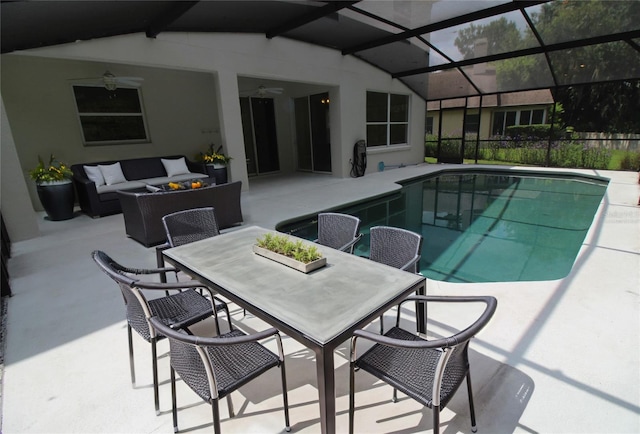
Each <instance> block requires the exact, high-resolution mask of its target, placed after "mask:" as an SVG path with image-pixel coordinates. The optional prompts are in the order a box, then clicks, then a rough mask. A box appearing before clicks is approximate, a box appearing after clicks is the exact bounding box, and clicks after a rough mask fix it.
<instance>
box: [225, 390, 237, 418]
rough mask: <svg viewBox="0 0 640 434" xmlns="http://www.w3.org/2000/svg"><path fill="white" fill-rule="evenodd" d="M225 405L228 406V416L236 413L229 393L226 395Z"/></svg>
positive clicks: (233, 415)
mask: <svg viewBox="0 0 640 434" xmlns="http://www.w3.org/2000/svg"><path fill="white" fill-rule="evenodd" d="M227 406H228V407H229V417H230V418H232V417H235V416H236V414H235V412H234V411H233V401H232V400H231V394H228V395H227Z"/></svg>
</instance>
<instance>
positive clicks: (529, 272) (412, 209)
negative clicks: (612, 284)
mask: <svg viewBox="0 0 640 434" xmlns="http://www.w3.org/2000/svg"><path fill="white" fill-rule="evenodd" d="M607 184H608V181H607V180H605V179H603V178H597V177H588V176H581V175H573V174H571V175H567V174H562V175H561V174H552V173H542V172H538V173H525V172H520V171H518V172H514V171H495V170H492V171H490V172H488V171H482V170H477V169H475V170H464V171H459V170H456V171H446V172H440V173H438V174H435V175H431V176H428V177H423V178H419V179H415V180H409V181H407V182H404V183H403V184H402V185H403V186H402V188H401V189H400V190H399V191H398V192H397V193H393V194H390V195H385V196H381V197H377V198H373V199H370V200H365V201H363V202H358V203H354V204H348V205H345V206H341V207H339V208H336V209H332V210H327V211H334V212H342V213H346V214H351V215H354V216H357V217H359V218H360V219H361V220H362V226H361V232H362V233H363V237H362V239H361V240H360V242H359V243H358V245H357V247H356V250H355V252H354V253H355V254H357V255H361V256H367V255H368V253H369V228H371V227H372V226H376V225H389V226H397V227H402V228H405V229H409V230H412V231H415V232H418V233H421V234H422V235H423V237H424V243H423V248H422V259H421V261H420V270H421V272H422V274H423V275H424V276H426V277H428V278H430V279H434V280H441V281H448V282H465V283H469V282H513V281H539V280H554V279H560V278H562V277H565V276H566V275H567V274H568V273H569V271H570V270H571V267H572V266H573V263H574V262H575V259H576V256H577V254H578V251H579V249H580V247H581V245H582V243H583V241H584V238H585V236H586V233H587V231H588V230H589V227H590V226H591V222H592V221H593V218H594V215H595V212H596V210H597V209H598V206H599V204H600V202H601V201H602V199H603V197H604V193H605V191H606V188H607ZM276 229H277V230H279V231H281V232H286V233H291V234H293V235H296V236H299V237H301V238H305V239H309V240H313V239H315V238H316V237H317V216H316V215H312V216H306V217H304V218H300V219H296V220H292V221H286V222H283V223H281V224H279V225H278V226H277V227H276Z"/></svg>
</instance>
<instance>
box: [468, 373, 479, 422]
mask: <svg viewBox="0 0 640 434" xmlns="http://www.w3.org/2000/svg"><path fill="white" fill-rule="evenodd" d="M467 392H468V393H469V414H471V431H472V432H477V431H478V428H477V427H476V411H475V409H474V405H473V391H472V390H471V373H469V372H467Z"/></svg>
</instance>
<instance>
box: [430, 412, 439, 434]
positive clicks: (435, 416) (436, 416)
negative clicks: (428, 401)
mask: <svg viewBox="0 0 640 434" xmlns="http://www.w3.org/2000/svg"><path fill="white" fill-rule="evenodd" d="M431 410H433V434H440V406H439V405H434V406H433V407H432V408H431Z"/></svg>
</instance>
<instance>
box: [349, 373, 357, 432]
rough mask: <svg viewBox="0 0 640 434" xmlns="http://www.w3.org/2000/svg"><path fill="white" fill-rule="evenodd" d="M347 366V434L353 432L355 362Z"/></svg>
mask: <svg viewBox="0 0 640 434" xmlns="http://www.w3.org/2000/svg"><path fill="white" fill-rule="evenodd" d="M350 365H351V366H350V367H349V434H353V419H354V412H355V401H356V399H355V390H354V388H355V369H354V368H355V363H353V362H351V363H350Z"/></svg>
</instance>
